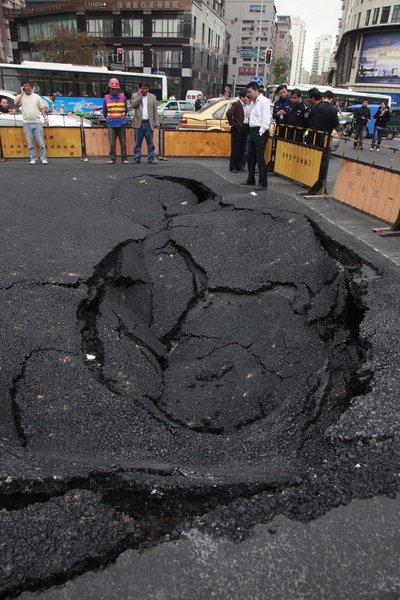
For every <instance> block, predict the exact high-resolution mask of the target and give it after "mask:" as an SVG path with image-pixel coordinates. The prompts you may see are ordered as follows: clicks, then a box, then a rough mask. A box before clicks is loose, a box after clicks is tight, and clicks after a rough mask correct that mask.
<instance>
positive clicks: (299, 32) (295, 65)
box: [289, 17, 306, 85]
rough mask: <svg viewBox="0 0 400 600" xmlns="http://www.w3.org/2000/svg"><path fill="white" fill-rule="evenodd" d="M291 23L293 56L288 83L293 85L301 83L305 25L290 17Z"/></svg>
mask: <svg viewBox="0 0 400 600" xmlns="http://www.w3.org/2000/svg"><path fill="white" fill-rule="evenodd" d="M291 22H292V25H291V28H290V34H291V36H292V41H293V55H292V66H291V69H290V79H289V83H290V85H295V84H296V83H301V82H302V81H301V79H302V76H301V69H302V65H303V56H304V44H305V41H306V24H305V22H304V21H302V20H301V19H300V18H299V17H292V19H291Z"/></svg>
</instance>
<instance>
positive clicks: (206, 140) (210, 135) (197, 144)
mask: <svg viewBox="0 0 400 600" xmlns="http://www.w3.org/2000/svg"><path fill="white" fill-rule="evenodd" d="M160 143H161V147H162V156H165V157H167V156H171V157H172V156H187V157H191V156H192V157H194V156H202V157H204V158H206V157H210V158H211V157H214V158H216V157H218V158H229V156H230V154H231V134H230V133H229V132H228V131H199V130H190V129H180V130H177V131H174V130H169V129H162V130H161V142H160ZM271 158H272V139H269V140H268V142H267V146H266V148H265V161H266V163H269V162H270V160H271Z"/></svg>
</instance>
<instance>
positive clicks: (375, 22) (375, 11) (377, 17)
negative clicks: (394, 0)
mask: <svg viewBox="0 0 400 600" xmlns="http://www.w3.org/2000/svg"><path fill="white" fill-rule="evenodd" d="M379 11H380V8H374V15H373V17H372V25H376V24H377V22H378V19H379Z"/></svg>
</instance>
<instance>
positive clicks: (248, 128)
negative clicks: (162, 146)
mask: <svg viewBox="0 0 400 600" xmlns="http://www.w3.org/2000/svg"><path fill="white" fill-rule="evenodd" d="M108 88H109V92H108V93H107V94H106V95H105V97H104V103H103V115H104V117H105V122H106V126H107V128H108V136H109V160H108V163H109V164H113V163H115V162H116V161H117V149H116V141H117V139H118V140H119V144H120V148H121V160H122V162H123V163H124V164H128V163H129V161H128V156H127V145H126V127H127V124H128V102H127V98H126V96H125V94H124V92H123V91H122V90H121V89H120V84H119V81H118V79H117V78H115V77H112V78H111V79H110V81H109V82H108ZM35 89H37V87H36V86H35V82H34V84H33V85H32V84H31V83H30V81H23V82H22V84H21V92H20V94H18V95H17V96H16V98H15V108H18V107H21V110H22V117H23V127H24V133H25V137H26V140H27V145H28V150H29V157H30V164H36V162H37V161H38V156H37V153H36V148H35V141H36V143H37V146H38V148H39V153H40V160H41V162H42V163H43V164H47V162H48V161H47V156H46V147H45V141H44V132H43V125H42V122H41V117H43V119H44V125H45V126H46V125H48V116H47V114H46V105H45V103H44V101H43V100H42V98H41V97H40V95H39V94H38V93H36V92H35V91H34V90H35ZM276 94H277V96H278V98H277V100H276V101H275V102H274V104H271V102H270V100H269V99H268V98H266V97H265V95H264V93H263V90H262V89H261V88H260V86H259V85H258V83H256V82H250V83H249V84H248V85H247V87H246V89H245V90H243V91H241V92H240V94H239V97H238V99H237V100H236V101H234V102H233V103H232V105H231V107H230V108H229V110H228V111H227V119H228V122H229V124H230V126H231V154H230V161H229V168H230V171H231V172H233V173H238V172H240V171H244V170H245V168H246V165H247V168H248V177H247V180H246V181H245V182H244V185H250V186H255V185H256V181H255V172H256V166H257V167H258V174H259V181H258V187H260V188H266V187H267V186H268V182H267V168H266V164H265V147H266V144H267V141H268V138H269V135H270V133H271V134H272V133H274V132H273V126H274V127H275V126H276V128H277V132H276V135H277V136H279V137H282V138H284V139H287V140H289V141H293V142H297V143H305V144H307V145H311V146H314V147H318V148H325V147H327V145H328V144H329V137H330V136H331V135H332V132H333V131H334V130H336V129H338V126H339V120H338V116H339V113H340V110H341V107H340V106H339V104H338V102H335V101H334V96H333V93H332V92H331V91H329V90H328V91H326V92H325V93H324V94H321V92H320V91H319V90H318V89H317V88H311V89H310V90H309V91H308V100H309V104H305V103H304V101H303V97H302V92H301V91H300V90H299V89H293V90H292V91H291V93H290V94H289V91H288V88H287V86H286V85H279V86H278V88H277V90H276ZM222 97H223V98H225V97H229V88H225V89H224V95H223V96H222ZM202 105H203V98H202V96H200V95H199V96H198V97H197V99H196V103H195V109H196V110H199V108H201V106H202ZM130 107H131V109H133V111H134V116H133V129H134V135H135V147H134V154H133V162H134V163H140V162H141V147H142V142H143V140H144V139H145V140H146V143H147V150H148V154H147V160H148V162H149V164H154V162H155V146H154V141H153V135H154V130H155V129H157V128H158V127H159V126H160V121H159V116H158V113H157V99H156V97H155V96H154V95H153V94H151V93H150V92H149V86H148V84H147V83H146V82H142V83H140V85H139V90H138V92H137V93H135V94H133V95H132V97H131V99H130ZM0 112H2V113H7V112H10V106H9V103H8V100H7V99H5V98H2V99H1V100H0ZM374 119H376V122H375V128H374V135H373V139H372V146H371V151H374V148H376V150H377V151H379V146H380V144H381V140H382V134H383V132H384V130H385V128H386V125H387V122H388V120H389V119H390V111H389V109H388V106H387V105H386V103H385V102H382V104H381V106H380V108H379V109H378V110H377V111H376V113H375V114H374ZM370 120H371V112H370V109H369V108H368V101H367V100H364V101H363V103H362V106H361V107H360V108H357V109H356V110H355V113H354V123H355V131H354V148H359V149H362V140H363V128H364V127H365V125H366V123H368V121H370Z"/></svg>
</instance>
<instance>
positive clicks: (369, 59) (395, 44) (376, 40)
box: [356, 31, 400, 84]
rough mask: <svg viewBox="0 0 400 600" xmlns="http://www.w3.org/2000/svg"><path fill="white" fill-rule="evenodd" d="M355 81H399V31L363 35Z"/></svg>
mask: <svg viewBox="0 0 400 600" xmlns="http://www.w3.org/2000/svg"><path fill="white" fill-rule="evenodd" d="M356 83H397V84H398V83H400V32H394V31H393V32H389V33H370V34H367V35H364V38H363V44H362V48H361V54H360V61H359V63H358V70H357V75H356Z"/></svg>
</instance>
